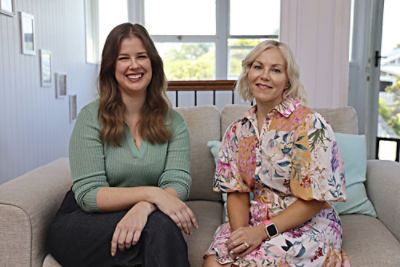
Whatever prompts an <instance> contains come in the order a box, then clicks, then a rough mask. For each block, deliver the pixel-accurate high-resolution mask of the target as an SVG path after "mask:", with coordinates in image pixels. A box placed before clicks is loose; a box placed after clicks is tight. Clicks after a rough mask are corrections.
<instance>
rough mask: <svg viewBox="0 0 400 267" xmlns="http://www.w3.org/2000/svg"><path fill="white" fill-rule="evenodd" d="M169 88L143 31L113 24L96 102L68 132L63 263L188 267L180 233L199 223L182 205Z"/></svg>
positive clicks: (182, 149)
mask: <svg viewBox="0 0 400 267" xmlns="http://www.w3.org/2000/svg"><path fill="white" fill-rule="evenodd" d="M165 91H166V78H165V74H164V70H163V63H162V60H161V58H160V56H159V54H158V53H157V50H156V48H155V46H154V43H153V41H152V40H151V39H150V36H149V34H148V33H147V31H146V29H145V28H143V27H142V26H140V25H138V24H135V25H133V24H131V23H124V24H121V25H118V26H117V27H115V28H114V29H113V30H112V31H111V32H110V34H109V35H108V37H107V40H106V42H105V45H104V49H103V53H102V61H101V69H100V74H99V99H98V100H96V101H94V102H92V103H90V104H88V105H86V106H85V107H84V108H83V109H82V111H81V112H80V113H79V116H78V118H77V121H76V124H75V127H74V130H73V132H72V136H71V141H70V151H69V152H70V157H69V158H70V167H71V174H72V179H73V185H72V191H69V192H68V193H67V195H66V197H65V199H64V201H63V203H62V205H61V208H60V210H59V211H58V213H57V215H56V218H55V219H54V221H53V223H52V224H51V226H50V231H49V235H48V243H47V244H48V248H49V251H50V253H51V254H52V255H53V256H54V258H55V259H56V260H57V261H59V263H60V264H62V266H73V267H77V266H96V267H98V266H105V267H106V266H107V267H109V266H185V267H187V266H189V262H188V255H187V246H186V243H185V240H184V238H183V236H182V233H181V230H182V231H183V232H185V233H186V234H191V233H192V228H193V227H195V228H197V227H198V224H197V221H196V218H195V216H194V214H193V212H192V211H191V209H190V208H189V207H188V206H187V205H186V204H185V203H184V202H183V201H184V200H185V199H186V198H187V197H188V195H189V192H190V186H191V176H190V142H189V132H188V129H187V127H186V123H185V121H184V119H183V118H182V116H180V115H179V114H178V113H177V112H176V111H174V110H173V109H172V108H171V107H170V104H169V101H168V98H167V96H166V92H165Z"/></svg>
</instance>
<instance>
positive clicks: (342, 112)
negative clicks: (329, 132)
mask: <svg viewBox="0 0 400 267" xmlns="http://www.w3.org/2000/svg"><path fill="white" fill-rule="evenodd" d="M313 110H315V111H316V112H318V113H320V114H321V115H322V117H324V118H325V120H326V121H327V122H328V123H329V124H330V125H331V126H332V128H333V131H335V132H338V133H347V134H358V120H357V113H356V110H355V109H354V108H353V107H340V108H315V109H313Z"/></svg>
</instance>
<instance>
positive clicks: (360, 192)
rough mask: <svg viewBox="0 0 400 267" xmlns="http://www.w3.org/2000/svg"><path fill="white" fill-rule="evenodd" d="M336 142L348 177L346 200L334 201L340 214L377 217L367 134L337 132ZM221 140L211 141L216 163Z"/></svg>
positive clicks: (225, 216)
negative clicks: (369, 180)
mask: <svg viewBox="0 0 400 267" xmlns="http://www.w3.org/2000/svg"><path fill="white" fill-rule="evenodd" d="M335 137H336V142H337V143H338V145H339V150H340V154H341V155H342V159H343V164H344V171H345V177H346V193H347V201H346V202H332V205H333V206H334V207H335V208H336V210H337V211H338V212H339V214H353V213H357V214H364V215H369V216H372V217H376V212H375V209H374V207H373V205H372V203H371V201H370V200H369V199H368V197H367V193H366V190H365V187H364V182H365V180H366V171H367V156H366V143H365V142H366V141H365V135H354V134H342V133H335ZM220 146H221V142H220V141H209V142H208V147H209V148H210V151H211V153H212V155H213V157H214V161H215V164H217V160H218V151H219V148H220ZM226 197H227V194H226V193H223V194H222V199H223V202H224V220H225V222H227V221H228V216H227V210H226Z"/></svg>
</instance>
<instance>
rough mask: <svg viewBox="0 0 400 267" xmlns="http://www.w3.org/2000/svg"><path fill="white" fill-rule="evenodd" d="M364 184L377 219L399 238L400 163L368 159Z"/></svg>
mask: <svg viewBox="0 0 400 267" xmlns="http://www.w3.org/2000/svg"><path fill="white" fill-rule="evenodd" d="M366 186H367V194H368V197H369V199H370V200H371V202H372V203H373V205H374V207H375V210H376V213H377V215H378V219H379V220H380V221H381V222H382V223H383V224H384V225H385V226H386V227H387V228H388V229H389V230H390V231H391V232H392V233H393V234H394V235H395V236H396V238H397V239H398V240H400V224H399V223H398V219H399V218H400V197H399V192H400V163H398V162H394V161H387V160H368V163H367V182H366Z"/></svg>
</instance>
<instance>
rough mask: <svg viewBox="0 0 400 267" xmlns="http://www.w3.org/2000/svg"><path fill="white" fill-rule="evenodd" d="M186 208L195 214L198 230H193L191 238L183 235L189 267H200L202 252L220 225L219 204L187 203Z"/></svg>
mask: <svg viewBox="0 0 400 267" xmlns="http://www.w3.org/2000/svg"><path fill="white" fill-rule="evenodd" d="M187 204H188V206H189V207H190V208H191V209H192V210H193V212H194V213H195V214H196V218H197V220H198V223H199V230H194V231H193V233H192V235H191V236H187V235H185V239H186V242H187V245H188V250H189V251H188V253H189V261H190V266H192V267H200V266H201V265H202V263H203V255H204V252H205V251H206V250H207V249H208V246H209V245H210V243H211V240H212V237H213V235H214V232H215V230H217V227H218V226H219V225H220V224H221V223H222V210H223V206H222V203H221V202H214V201H212V202H211V201H188V202H187Z"/></svg>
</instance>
